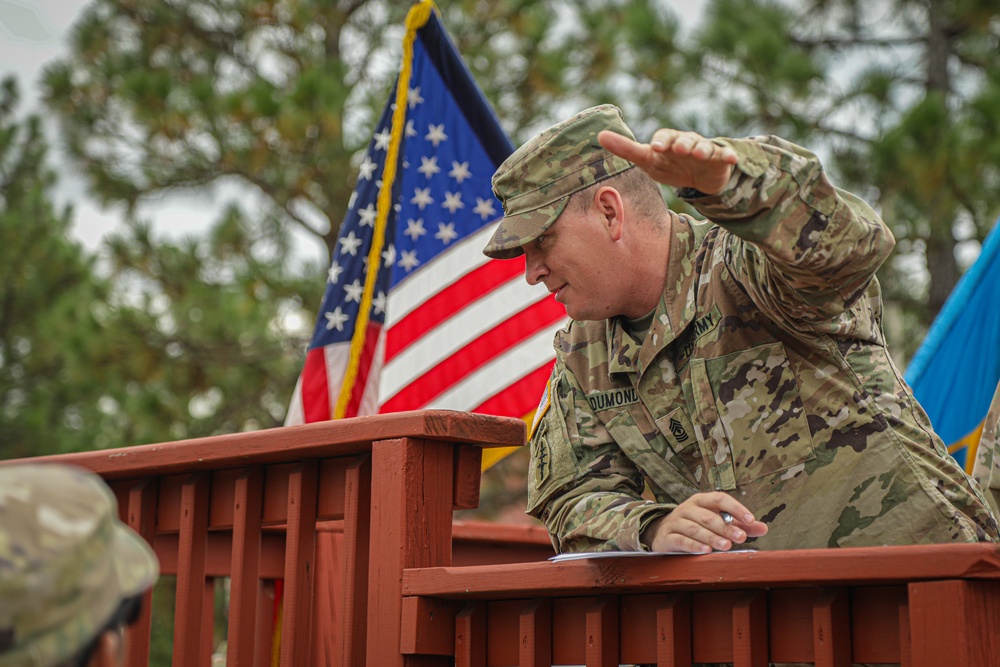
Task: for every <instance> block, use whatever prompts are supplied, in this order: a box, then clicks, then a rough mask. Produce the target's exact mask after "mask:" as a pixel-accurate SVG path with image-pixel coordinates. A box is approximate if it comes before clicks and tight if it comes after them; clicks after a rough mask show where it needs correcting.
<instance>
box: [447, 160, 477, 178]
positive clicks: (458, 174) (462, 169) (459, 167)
mask: <svg viewBox="0 0 1000 667" xmlns="http://www.w3.org/2000/svg"><path fill="white" fill-rule="evenodd" d="M448 175H449V176H451V177H452V178H454V179H455V180H456V181H458V182H459V183H461V182H462V181H464V180H465V179H467V178H471V177H472V172H471V171H469V163H468V162H455V161H452V163H451V171H449V172H448Z"/></svg>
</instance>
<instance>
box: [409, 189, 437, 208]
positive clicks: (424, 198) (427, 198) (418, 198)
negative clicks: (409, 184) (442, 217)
mask: <svg viewBox="0 0 1000 667" xmlns="http://www.w3.org/2000/svg"><path fill="white" fill-rule="evenodd" d="M410 203H411V204H416V205H417V208H419V209H420V210H421V211H422V210H424V207H425V206H427V205H428V204H433V203H434V199H433V198H432V197H431V189H430V188H414V189H413V199H411V200H410Z"/></svg>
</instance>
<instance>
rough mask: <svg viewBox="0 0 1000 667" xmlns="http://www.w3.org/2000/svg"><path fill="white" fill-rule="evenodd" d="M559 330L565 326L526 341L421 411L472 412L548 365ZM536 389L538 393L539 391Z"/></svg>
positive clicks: (546, 329)
mask: <svg viewBox="0 0 1000 667" xmlns="http://www.w3.org/2000/svg"><path fill="white" fill-rule="evenodd" d="M563 326H565V322H558V323H557V324H554V325H551V326H549V327H546V328H545V329H542V330H540V331H539V332H538V333H536V334H534V335H533V336H531V337H530V338H526V339H525V340H523V341H522V342H521V343H520V344H519V345H517V346H515V347H512V348H511V349H510V350H508V351H507V352H505V353H504V354H502V355H500V356H499V357H497V358H496V359H494V360H492V361H490V363H488V364H486V365H484V366H482V367H481V368H479V369H477V370H476V371H475V372H473V373H470V374H469V375H467V376H466V377H465V378H464V379H463V380H462V381H461V382H459V383H458V384H456V385H455V386H453V387H452V388H450V389H449V390H448V391H446V392H444V393H442V394H440V395H439V396H438V397H437V398H435V399H434V400H432V401H430V402H429V403H428V404H427V405H426V406H424V408H423V409H428V410H431V409H448V410H472V409H473V408H475V407H477V406H478V405H480V404H482V403H483V402H484V401H486V400H487V399H489V398H491V397H493V396H495V395H497V394H498V393H500V391H502V390H503V389H504V388H505V387H509V386H510V385H511V384H513V383H514V382H515V381H516V380H520V379H521V378H522V377H524V376H525V375H527V374H528V373H529V372H531V371H533V370H535V369H536V368H538V367H539V366H541V365H542V364H544V363H545V362H546V361H550V360H551V359H552V358H553V356H555V353H554V352H553V350H552V338H553V337H554V336H555V334H556V331H558V330H559V329H561V328H562V327H563ZM538 389H539V391H541V390H542V388H541V387H539V388H538Z"/></svg>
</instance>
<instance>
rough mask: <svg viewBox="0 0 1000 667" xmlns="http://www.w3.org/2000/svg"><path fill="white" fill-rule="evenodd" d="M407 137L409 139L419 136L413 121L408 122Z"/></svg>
mask: <svg viewBox="0 0 1000 667" xmlns="http://www.w3.org/2000/svg"><path fill="white" fill-rule="evenodd" d="M406 136H407V137H415V136H417V128H415V127H413V121H412V120H408V121H406Z"/></svg>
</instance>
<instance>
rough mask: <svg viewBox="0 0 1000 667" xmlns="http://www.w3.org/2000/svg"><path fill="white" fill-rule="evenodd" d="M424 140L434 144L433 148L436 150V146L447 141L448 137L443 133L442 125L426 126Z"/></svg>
mask: <svg viewBox="0 0 1000 667" xmlns="http://www.w3.org/2000/svg"><path fill="white" fill-rule="evenodd" d="M424 139H426V140H427V141H429V142H431V143H432V144H434V148H437V147H438V144H440V143H441V142H442V141H447V140H448V135H447V134H445V133H444V123H441V124H440V125H428V126H427V136H425V137H424Z"/></svg>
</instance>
